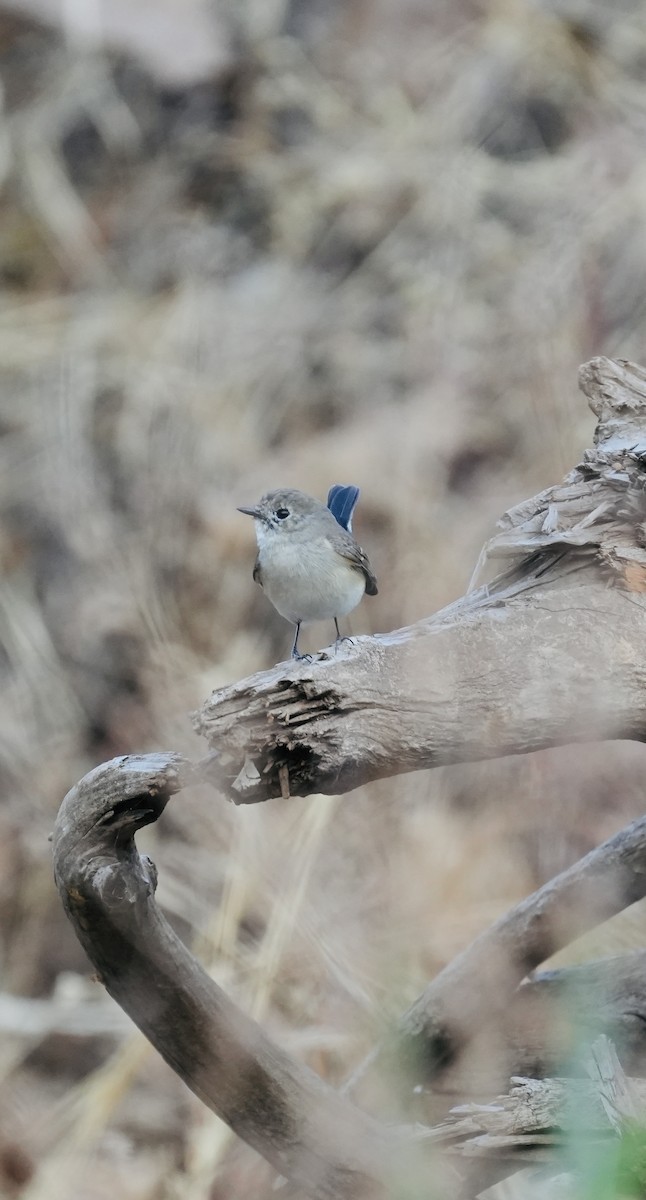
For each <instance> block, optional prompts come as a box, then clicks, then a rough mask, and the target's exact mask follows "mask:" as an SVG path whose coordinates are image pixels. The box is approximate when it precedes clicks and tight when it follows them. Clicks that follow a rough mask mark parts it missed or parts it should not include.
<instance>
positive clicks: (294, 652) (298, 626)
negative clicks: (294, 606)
mask: <svg viewBox="0 0 646 1200" xmlns="http://www.w3.org/2000/svg"><path fill="white" fill-rule="evenodd" d="M300 631H301V623H300V621H297V622H296V633H295V634H294V645H293V646H292V658H308V657H309V655H307V654H299V653H298V635H299V633H300Z"/></svg>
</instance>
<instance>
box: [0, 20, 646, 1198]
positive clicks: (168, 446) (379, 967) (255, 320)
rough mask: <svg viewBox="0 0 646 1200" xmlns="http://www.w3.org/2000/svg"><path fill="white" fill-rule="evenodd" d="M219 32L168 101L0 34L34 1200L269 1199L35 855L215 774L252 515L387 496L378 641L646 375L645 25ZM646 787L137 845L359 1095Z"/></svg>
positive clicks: (11, 548)
mask: <svg viewBox="0 0 646 1200" xmlns="http://www.w3.org/2000/svg"><path fill="white" fill-rule="evenodd" d="M105 7H106V9H109V8H110V4H109V3H106V6H105ZM68 8H69V13H68V16H70V14H72V16H73V12H74V6H68ZM72 16H70V20H72ZM215 17H216V18H217V22H216V25H215V26H214V29H215V30H216V32H215V33H214V38H215V37H216V34H217V37H219V38H220V39H222V41H221V44H220V43H218V45H217V46H216V47H214V52H216V53H215V58H216V59H217V61H218V63H219V64H220V65H219V67H218V69H217V72H214V73H213V74H212V75H211V76H209V77H206V78H200V79H195V81H194V82H193V83H182V84H181V85H180V84H178V83H177V82H176V81H175V82H169V81H168V80H167V79H162V78H159V77H154V76H153V75H152V74H150V72H149V69H148V68H147V67H146V66H144V65H143V62H142V60H140V59H138V58H137V57H135V56H134V55H128V54H127V53H125V52H124V51H119V52H116V51H110V52H103V51H101V50H100V49H99V48H97V47H96V46H92V45H90V44H89V43H87V42H85V43H82V42H81V41H79V39H78V38H76V37H74V36H72V32H73V31H70V30H69V29H68V31H67V36H64V33H63V32H62V31H61V30H60V29H58V30H56V31H55V30H53V29H52V28H47V27H45V26H40V25H38V24H37V23H36V21H35V19H33V20H32V19H31V18H29V19H28V18H27V17H26V16H25V15H24V14H23V13H21V12H20V8H19V7H18V11H17V12H16V11H14V12H9V11H8V10H1V11H0V80H1V83H2V88H3V97H4V109H3V115H2V122H1V124H0V181H1V183H2V191H1V193H0V214H1V218H2V219H1V220H0V288H1V290H2V307H1V310H0V372H1V376H2V389H1V394H0V563H1V565H2V581H1V585H0V677H1V679H2V689H1V695H0V745H1V754H0V778H1V779H2V796H3V804H2V808H1V809H0V917H1V932H0V963H1V975H2V993H3V994H8V995H15V996H21V997H24V1005H23V1006H22V1009H21V1010H16V1009H15V1008H14V1009H11V1010H7V1014H8V1015H5V1016H4V1017H3V1016H2V1012H3V1010H0V1021H2V1022H3V1023H2V1024H1V1025H0V1033H1V1036H2V1041H1V1042H0V1076H1V1078H2V1091H1V1094H0V1192H1V1193H2V1194H3V1195H6V1196H23V1197H28V1198H29V1200H44V1198H45V1197H47V1198H48V1200H50V1198H51V1197H55V1196H58V1195H61V1196H63V1195H65V1196H66V1197H78V1198H79V1200H95V1198H96V1200H99V1198H101V1197H103V1196H112V1195H113V1194H114V1193H115V1192H116V1193H117V1194H118V1195H120V1196H122V1197H124V1198H126V1200H130V1198H132V1200H144V1198H151V1200H153V1198H154V1200H157V1198H158V1197H159V1198H161V1197H164V1198H170V1197H176V1198H177V1200H189V1198H191V1200H193V1198H195V1200H201V1198H203V1197H210V1198H211V1200H216V1198H217V1200H219V1198H221V1197H227V1198H231V1197H243V1196H244V1197H248V1196H254V1197H255V1196H258V1197H260V1196H264V1195H268V1194H269V1190H268V1189H269V1187H270V1178H271V1176H270V1173H269V1172H268V1170H267V1169H266V1168H265V1167H264V1166H263V1164H262V1163H260V1162H259V1160H258V1159H257V1158H256V1156H255V1155H253V1154H252V1153H251V1152H250V1151H247V1150H246V1149H245V1148H244V1147H242V1146H240V1145H236V1144H235V1143H234V1141H233V1139H232V1138H231V1137H230V1136H229V1134H228V1133H227V1131H226V1130H225V1129H223V1128H222V1127H221V1126H219V1125H218V1123H217V1121H216V1120H215V1118H213V1117H212V1116H210V1115H209V1114H208V1113H205V1112H204V1111H202V1109H201V1108H200V1106H199V1105H198V1103H197V1101H194V1100H193V1099H192V1097H189V1096H187V1094H186V1093H185V1092H184V1090H183V1088H182V1087H181V1086H180V1085H179V1083H178V1082H177V1081H176V1080H175V1079H174V1078H173V1077H172V1076H171V1073H170V1072H169V1071H168V1070H167V1069H166V1068H165V1067H164V1066H163V1064H161V1063H159V1062H157V1061H156V1059H155V1058H154V1056H153V1055H152V1053H149V1052H148V1051H147V1049H146V1047H145V1045H144V1044H143V1042H142V1040H141V1039H139V1037H138V1036H137V1035H135V1034H129V1033H119V1032H117V1033H115V1030H114V1028H113V1027H112V1026H111V1025H110V1022H109V1021H107V1020H105V1028H104V1029H103V1032H101V1031H100V1030H101V1028H102V1027H101V1021H102V1020H104V1018H103V1017H102V1016H101V1015H100V1014H101V1013H102V1011H103V1010H102V1009H101V1007H100V1004H101V1000H102V997H101V994H100V989H99V988H98V986H96V985H92V984H90V983H87V982H86V981H85V979H84V977H85V976H86V973H87V967H86V963H85V960H84V959H83V956H82V954H81V952H80V950H79V949H78V948H77V946H76V944H75V942H74V939H73V935H72V934H71V932H70V931H69V930H68V929H67V926H66V924H65V922H64V917H63V915H62V912H61V911H60V908H59V905H58V902H57V899H56V896H55V894H54V889H53V884H52V881H51V868H50V857H49V848H48V845H47V840H46V838H47V833H48V831H49V829H50V827H51V824H52V821H53V817H54V814H55V811H56V809H57V806H58V803H59V801H60V799H61V797H62V795H63V794H64V792H65V791H66V790H67V788H68V787H69V786H70V785H71V784H72V783H73V782H74V781H75V780H76V779H78V778H79V777H80V776H81V775H82V774H83V773H84V772H85V771H86V770H87V769H89V767H90V766H92V765H93V764H94V763H96V762H97V761H100V760H102V759H105V758H107V757H110V756H112V755H113V754H117V753H123V752H127V751H130V750H136V751H143V750H146V749H147V748H150V747H154V746H162V747H165V748H174V749H179V750H186V751H188V752H189V753H192V752H194V751H195V750H196V749H197V746H196V740H195V739H194V738H193V735H192V734H191V732H190V726H189V722H188V720H187V717H186V713H187V710H189V709H191V708H193V707H195V706H196V705H197V704H198V703H199V701H200V700H201V698H202V697H203V696H204V695H205V694H206V693H207V691H208V689H210V688H211V687H214V686H217V685H219V684H221V683H225V682H229V681H231V680H232V679H235V678H236V677H240V676H242V675H244V674H247V673H249V672H251V671H253V670H255V669H257V668H260V667H262V666H263V665H268V664H270V663H272V662H274V661H276V660H277V659H279V658H282V657H284V655H285V654H286V652H287V648H288V644H289V630H288V629H287V627H286V626H285V625H284V623H283V622H281V621H280V619H279V618H278V617H276V615H275V614H274V613H273V611H272V610H271V609H270V608H269V606H268V605H267V604H266V602H265V601H264V599H263V597H262V596H261V595H260V594H259V592H258V590H257V589H255V588H254V586H253V584H252V582H251V575H250V572H251V565H252V561H253V554H254V549H253V545H252V533H251V530H250V529H249V527H248V526H247V524H246V522H245V521H244V520H243V519H242V518H239V516H238V514H237V513H236V511H235V506H236V505H237V504H239V503H244V502H245V501H246V502H249V501H250V500H253V499H255V498H256V497H257V496H258V495H259V494H260V493H261V492H262V491H263V490H264V489H265V488H267V487H271V486H276V485H278V484H285V485H294V486H301V487H304V488H306V489H307V490H309V491H312V492H314V493H316V494H317V495H319V496H324V495H325V493H326V491H327V488H328V486H329V484H330V483H331V482H334V481H337V480H339V481H352V482H356V483H358V484H360V486H361V488H362V501H361V506H360V510H359V514H358V518H357V532H358V534H359V537H360V538H361V540H362V541H363V542H364V544H365V545H366V547H367V548H368V550H369V552H370V556H371V559H372V560H373V561H374V563H375V566H376V570H377V574H378V576H379V579H380V585H381V586H380V595H379V597H378V598H377V599H376V600H375V601H366V602H365V603H364V604H363V605H362V607H361V609H360V610H359V611H358V613H357V614H355V616H354V617H353V625H354V628H355V630H357V631H359V630H361V631H368V632H369V631H371V630H381V629H388V628H392V627H395V626H398V625H402V624H406V623H409V622H411V621H414V620H416V619H418V618H420V617H422V616H424V615H425V614H427V613H428V612H430V611H432V610H434V609H436V608H438V607H439V606H441V605H442V604H443V603H445V602H447V601H449V600H451V599H452V598H453V597H455V596H456V595H458V594H459V593H460V592H462V591H463V590H464V588H465V586H466V584H467V582H468V579H469V576H470V574H471V570H472V568H473V565H474V563H475V561H476V559H477V555H478V551H479V549H480V546H481V544H482V542H483V540H484V539H485V538H486V537H487V536H488V535H489V534H490V532H491V531H492V528H493V525H494V522H495V519H496V518H497V517H498V516H499V515H500V514H501V513H502V511H503V510H504V509H505V507H506V506H508V505H509V504H511V503H514V502H516V501H518V500H520V499H522V498H523V497H525V496H528V495H531V494H532V493H533V492H535V491H537V490H539V489H540V488H541V487H543V486H546V485H547V484H549V483H551V482H553V481H555V480H557V479H558V478H560V476H561V475H562V474H563V473H564V472H565V471H567V470H568V469H569V468H570V466H572V465H573V464H574V463H575V462H576V461H577V458H578V456H579V454H580V452H581V450H582V449H583V448H584V446H586V445H587V444H588V443H589V442H590V438H591V434H592V428H593V421H592V417H591V415H590V414H589V413H588V412H587V410H586V408H585V405H584V403H583V400H582V399H581V397H580V396H579V395H578V394H577V392H576V369H577V367H578V365H579V363H580V362H581V361H583V360H585V359H586V358H588V357H590V356H591V355H592V354H596V353H605V354H610V355H614V356H623V357H628V358H634V359H636V360H638V361H642V362H643V361H644V360H646V329H645V325H644V318H645V314H646V172H645V170H644V153H643V147H644V142H645V137H646V86H645V71H646V65H645V64H646V16H645V14H644V11H643V6H642V5H641V4H640V3H639V0H634V3H631V0H624V2H623V3H622V4H621V5H617V6H608V5H604V4H602V3H600V2H599V3H596V2H595V0H553V2H550V3H548V2H547V0H543V2H539V0H536V2H535V3H529V2H523V0H497V2H492V3H490V4H485V3H478V2H475V3H474V2H472V0H452V2H450V0H436V3H434V4H433V5H425V4H420V3H416V2H414V0H405V2H403V3H394V0H391V2H390V3H386V0H350V2H348V3H346V4H340V3H338V0H325V2H323V0H319V2H318V3H316V2H315V0H282V2H279V3H275V4H271V5H269V4H267V5H259V4H255V3H251V2H248V3H246V4H243V5H239V6H231V7H229V6H228V5H227V4H225V3H224V0H222V3H221V4H220V5H217V6H216V11H215ZM202 18H203V13H202ZM202 18H201V19H202ZM191 19H192V18H191V6H189V5H188V4H185V5H184V6H183V8H182V9H181V10H179V9H178V15H177V20H181V21H182V22H183V23H186V22H190V20H191ZM147 20H148V22H150V24H151V26H154V20H155V18H154V14H152V13H149V14H148V17H147ZM150 33H151V37H152V40H153V41H154V39H155V30H154V28H151V30H150ZM133 44H134V43H133ZM308 636H309V637H310V639H311V640H310V645H311V646H318V645H320V642H321V638H325V637H326V636H328V631H327V630H323V631H320V630H318V629H315V630H312V631H311V632H310V633H309V635H308ZM600 686H603V681H600ZM644 761H645V753H644V751H643V750H642V748H641V747H637V746H626V745H619V744H617V745H614V746H604V747H599V748H585V749H576V750H568V749H565V750H561V751H558V752H554V753H553V754H543V755H536V756H531V757H529V758H525V759H519V760H515V761H507V762H503V763H487V764H482V765H477V766H469V767H465V768H463V769H453V770H446V771H444V770H443V771H437V772H435V773H434V774H432V775H419V776H413V777H410V778H406V779H401V780H389V781H387V782H384V783H380V784H376V785H373V786H372V787H370V788H366V789H365V790H361V791H359V792H357V793H354V794H353V795H352V796H350V797H347V798H341V799H338V800H337V799H335V800H331V799H321V798H313V799H312V800H310V801H308V802H303V801H289V802H286V803H283V804H274V805H271V806H265V807H259V808H255V809H251V810H248V811H245V810H236V811H232V810H231V809H230V808H228V807H226V806H225V805H224V804H223V803H221V802H219V801H218V799H217V797H214V796H213V795H210V794H199V793H193V794H191V795H186V796H185V797H182V798H181V799H180V800H178V801H176V802H175V804H174V805H172V806H171V807H170V809H169V811H168V814H167V815H166V816H165V818H164V821H163V823H162V826H161V827H160V829H159V830H158V831H156V832H154V833H151V834H149V835H148V838H147V840H146V846H147V848H149V849H151V852H152V854H153V857H154V858H155V859H156V860H157V862H158V865H159V868H160V877H161V884H160V891H159V896H160V900H161V901H162V903H163V905H164V906H165V909H166V911H167V912H168V913H169V914H170V916H171V918H172V919H173V920H174V921H175V922H176V924H177V926H178V928H179V929H180V931H181V932H182V935H183V936H184V937H185V938H187V939H188V940H189V941H190V942H191V943H192V944H193V945H194V946H195V948H196V951H197V952H198V953H199V955H200V957H201V958H202V960H203V961H204V962H205V963H206V964H207V965H208V966H209V967H210V969H212V970H213V972H214V974H215V975H216V977H217V978H218V980H219V981H221V982H222V983H223V985H224V986H225V987H227V988H228V989H229V990H230V991H231V992H232V993H233V994H234V995H236V996H237V997H238V998H239V999H240V1001H241V1002H242V1003H244V1005H245V1006H246V1007H247V1008H248V1009H250V1010H251V1011H253V1012H254V1013H255V1014H256V1015H257V1016H259V1018H260V1019H261V1020H262V1021H263V1022H264V1023H265V1024H267V1025H268V1026H269V1027H270V1028H271V1029H272V1031H273V1032H274V1034H275V1036H277V1037H279V1038H280V1039H281V1041H283V1042H284V1044H286V1045H287V1046H288V1047H290V1048H292V1049H293V1050H294V1052H295V1053H298V1054H299V1055H301V1056H303V1057H304V1058H306V1059H307V1060H308V1061H309V1062H310V1063H311V1064H312V1065H313V1066H314V1067H315V1069H317V1070H318V1071H320V1072H322V1073H324V1074H326V1075H327V1076H328V1077H330V1078H331V1079H333V1080H334V1081H339V1082H340V1081H341V1080H342V1079H343V1078H344V1077H345V1076H346V1075H347V1073H348V1071H349V1070H350V1069H351V1067H352V1066H353V1065H354V1064H355V1063H356V1062H357V1061H358V1059H359V1058H360V1057H361V1055H362V1054H363V1053H364V1052H365V1050H366V1048H367V1047H368V1046H369V1044H370V1043H371V1041H372V1039H373V1038H374V1037H375V1036H377V1034H378V1032H379V1031H380V1030H381V1029H382V1028H383V1026H384V1023H385V1022H387V1020H388V1019H389V1017H390V1016H391V1015H393V1014H394V1013H396V1012H398V1011H399V1010H400V1008H401V1007H402V1006H403V1005H405V1004H406V1003H407V1002H408V1001H409V1000H411V999H412V998H413V997H414V996H415V994H416V993H417V992H418V991H419V990H420V988H421V986H422V985H423V983H424V982H425V980H426V979H427V978H428V977H429V976H430V975H431V974H433V973H434V972H435V971H436V970H437V969H438V968H439V967H440V966H441V965H442V964H443V963H444V962H446V961H447V959H449V958H450V957H451V956H452V955H453V954H455V953H456V952H457V951H458V950H459V949H460V948H461V947H463V946H464V945H465V943H466V942H467V941H468V940H469V939H470V938H471V937H472V936H473V935H474V934H475V933H476V932H477V931H478V930H479V929H481V928H482V927H483V926H484V925H486V924H487V923H488V922H489V921H490V920H491V919H492V918H494V917H495V916H496V915H497V914H498V913H500V912H501V911H502V910H504V909H505V908H506V907H508V906H509V905H510V904H511V903H513V902H514V901H515V900H516V899H517V898H519V897H520V896H522V895H523V894H525V893H526V892H527V891H528V890H530V889H531V888H532V887H533V886H534V885H535V884H536V883H538V882H540V881H542V880H543V879H545V878H548V877H549V876H551V875H552V874H554V873H555V872H556V871H557V870H559V869H561V868H562V867H563V866H565V865H566V864H567V863H569V862H570V861H572V860H573V859H574V858H576V857H577V856H578V855H579V854H580V853H581V852H583V851H585V850H586V849H587V848H589V847H590V846H591V845H593V844H595V843H596V842H597V841H599V840H601V839H602V838H603V837H605V836H606V835H608V834H609V833H610V832H611V831H612V830H614V829H616V828H618V827H619V826H621V825H622V824H623V823H625V822H626V821H627V820H628V819H630V817H631V816H633V815H634V814H636V813H638V812H641V810H642V796H643V783H642V777H643V768H644ZM143 840H144V839H142V842H143ZM634 928H635V929H636V931H637V932H636V933H635V932H634V930H633V931H632V932H630V933H629V934H628V935H626V934H625V933H624V935H623V936H624V937H626V936H628V939H629V942H630V943H631V944H633V942H634V937H635V936H638V937H641V936H642V929H643V919H642V918H641V914H640V913H638V914H637V917H636V918H635V925H634ZM614 936H615V935H613V937H614ZM631 939H632V940H631ZM615 944H617V945H619V947H620V948H621V945H623V943H621V939H620V942H619V943H615V942H614V941H612V945H615ZM47 998H49V999H51V1003H52V1004H54V1000H56V1003H57V1004H59V1005H61V1004H62V1005H63V1008H64V1007H65V1005H66V1004H67V1005H71V1006H72V1010H71V1011H74V1006H75V1005H76V1006H81V1008H82V1009H83V1011H85V1009H86V1006H88V1005H98V1006H99V1007H98V1008H97V1009H96V1010H94V1011H96V1012H97V1013H99V1016H98V1017H97V1021H98V1023H99V1027H100V1028H99V1032H98V1033H95V1034H94V1035H93V1036H91V1037H90V1036H82V1037H77V1038H70V1036H69V1033H68V1032H65V1031H62V1032H61V1031H58V1032H57V1031H56V1029H53V1030H52V1029H47V1028H46V1022H45V1023H43V1024H42V1025H40V1026H39V1023H38V1022H39V1020H41V1018H40V1017H39V1018H38V1019H36V1020H35V1021H34V1020H31V1019H30V1016H29V1014H30V1013H31V1012H32V1011H33V1012H35V1011H36V1010H31V1009H30V1007H29V1005H30V1003H31V1002H32V1001H34V1000H36V999H47ZM16 1011H20V1012H22V1016H16ZM38 1011H39V1012H40V1011H41V1010H38ZM57 1011H58V1009H57ZM79 1011H80V1010H79ZM90 1011H91V1010H90Z"/></svg>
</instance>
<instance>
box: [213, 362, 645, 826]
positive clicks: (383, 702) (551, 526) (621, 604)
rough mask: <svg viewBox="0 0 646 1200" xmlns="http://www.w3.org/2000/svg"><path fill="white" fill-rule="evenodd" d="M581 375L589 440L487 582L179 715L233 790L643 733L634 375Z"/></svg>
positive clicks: (638, 381)
mask: <svg viewBox="0 0 646 1200" xmlns="http://www.w3.org/2000/svg"><path fill="white" fill-rule="evenodd" d="M580 384H581V387H582V389H583V391H584V392H585V394H586V396H587V397H588V398H589V402H590V405H591V407H592V408H593V410H594V412H595V413H596V414H597V416H598V418H599V421H598V425H597V430H596V434H595V439H594V443H595V444H594V448H593V449H591V450H588V451H586V452H585V454H584V457H583V461H582V462H581V464H580V465H579V466H578V467H576V468H575V470H574V471H572V472H571V473H570V475H568V476H567V478H566V479H565V480H564V482H563V483H562V484H560V485H558V486H556V487H552V488H548V489H547V491H545V492H542V493H541V494H540V495H538V496H535V497H534V498H533V499H532V500H528V501H525V502H524V503H523V504H521V505H519V506H518V507H517V508H515V509H512V510H511V511H510V512H509V513H507V514H506V516H505V517H504V518H503V519H502V521H501V522H500V525H501V532H500V533H499V534H498V535H497V536H496V537H494V538H493V539H492V541H491V542H490V543H489V544H488V545H487V547H486V548H485V551H484V553H483V556H482V559H483V561H485V560H486V561H492V562H496V561H497V562H502V564H503V566H504V570H503V572H502V574H500V575H498V576H497V577H496V578H495V579H494V581H493V582H492V583H491V584H489V585H487V586H483V587H480V588H478V589H477V590H475V591H472V592H470V593H468V594H467V595H466V596H463V597H462V598H461V599H460V600H458V601H456V603H454V604H452V605H450V606H449V607H448V608H446V609H444V610H443V611H442V612H440V613H438V614H436V615H435V616H434V617H431V618H429V619H426V620H423V621H420V622H419V623H418V624H417V625H414V626H411V627H410V628H407V629H400V630H398V631H397V632H395V633H392V634H388V635H384V636H380V637H373V638H360V639H357V642H356V644H355V645H353V646H344V647H343V648H342V650H340V651H339V653H338V654H337V655H336V656H334V657H329V656H328V655H326V654H323V655H321V656H319V657H318V658H317V659H316V660H315V661H313V662H305V663H303V662H299V663H289V664H286V663H281V664H279V665H278V666H276V667H274V668H273V669H272V670H270V671H266V672H263V673H261V674H257V675H253V676H251V677H250V678H249V679H246V680H243V681H242V682H240V683H236V684H233V685H231V686H230V687H226V688H222V689H221V690H219V691H217V692H214V694H213V695H212V696H211V698H210V699H209V700H208V701H207V702H206V704H205V705H204V706H203V708H202V710H201V711H200V712H199V713H198V714H196V718H195V723H196V728H197V729H198V731H199V732H200V733H203V734H204V735H205V736H206V737H207V738H208V740H209V742H210V745H211V746H212V747H213V749H214V750H216V751H217V755H218V759H217V762H216V763H214V764H213V766H212V770H211V779H212V780H213V782H216V783H217V784H218V786H220V787H222V788H224V790H225V791H226V792H227V794H228V795H229V796H230V797H231V798H232V799H233V800H235V801H236V802H237V803H253V802H255V801H259V800H266V799H268V798H270V797H273V796H280V795H287V794H292V795H302V796H304V795H308V794H310V793H312V792H332V793H338V792H343V791H347V790H348V789H350V788H353V787H356V786H358V785H359V784H361V783H365V782H367V781H368V780H371V779H376V778H380V777H384V776H389V775H395V774H399V773H402V772H406V771H415V770H421V769H423V768H428V767H434V766H438V765H441V764H445V763H456V762H465V761H468V760H476V759H483V758H488V757H497V756H503V755H507V754H522V753H525V752H527V751H531V750H538V749H541V748H544V747H549V746H555V745H560V744H563V743H567V742H575V741H589V740H597V739H600V738H613V737H622V738H634V739H636V740H640V741H643V740H644V739H646V650H645V646H646V639H645V637H644V634H645V632H646V534H645V524H644V522H645V518H646V492H645V488H646V371H644V370H643V369H642V368H641V367H637V366H635V365H634V364H630V363H617V362H612V361H611V360H609V359H603V358H599V359H594V360H593V361H592V362H590V363H588V364H587V365H586V366H584V367H583V368H582V370H581V376H580ZM618 631H620V636H618Z"/></svg>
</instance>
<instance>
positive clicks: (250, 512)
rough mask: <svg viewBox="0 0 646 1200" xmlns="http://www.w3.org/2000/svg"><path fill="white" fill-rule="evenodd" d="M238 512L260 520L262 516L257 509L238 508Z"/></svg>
mask: <svg viewBox="0 0 646 1200" xmlns="http://www.w3.org/2000/svg"><path fill="white" fill-rule="evenodd" d="M238 512H242V513H246V514H247V516H248V517H257V518H260V517H261V516H262V513H261V512H260V509H259V508H239V509H238Z"/></svg>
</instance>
